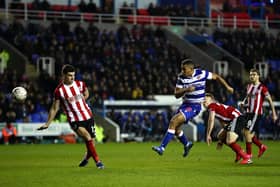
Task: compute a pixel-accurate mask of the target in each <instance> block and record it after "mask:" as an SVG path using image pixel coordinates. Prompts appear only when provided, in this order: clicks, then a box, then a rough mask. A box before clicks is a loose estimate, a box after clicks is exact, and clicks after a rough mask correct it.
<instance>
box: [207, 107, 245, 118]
mask: <svg viewBox="0 0 280 187" xmlns="http://www.w3.org/2000/svg"><path fill="white" fill-rule="evenodd" d="M208 110H209V111H214V112H215V117H217V118H219V119H221V120H223V121H227V122H229V121H232V120H233V119H234V118H237V117H238V116H240V115H241V112H240V111H239V110H238V109H236V108H234V107H232V106H228V105H224V104H221V103H211V104H210V105H208Z"/></svg>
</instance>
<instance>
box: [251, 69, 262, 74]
mask: <svg viewBox="0 0 280 187" xmlns="http://www.w3.org/2000/svg"><path fill="white" fill-rule="evenodd" d="M250 72H255V73H257V74H258V75H260V72H259V70H257V69H256V68H252V69H250Z"/></svg>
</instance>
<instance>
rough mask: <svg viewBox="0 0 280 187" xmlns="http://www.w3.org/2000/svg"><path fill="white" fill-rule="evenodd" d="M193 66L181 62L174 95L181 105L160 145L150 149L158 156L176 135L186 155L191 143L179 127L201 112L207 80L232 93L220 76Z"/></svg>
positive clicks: (191, 63) (190, 61)
mask: <svg viewBox="0 0 280 187" xmlns="http://www.w3.org/2000/svg"><path fill="white" fill-rule="evenodd" d="M194 66H195V64H194V63H193V61H192V60H191V59H185V60H183V61H182V62H181V73H180V74H179V75H178V78H177V83H176V87H175V91H174V95H175V97H176V98H182V99H183V103H182V104H181V106H180V107H179V108H178V110H177V112H176V114H175V115H174V116H173V117H172V119H171V120H170V122H169V127H168V130H167V132H166V134H165V136H164V138H163V140H162V142H161V145H160V146H153V147H152V149H153V150H154V151H156V152H157V153H158V154H159V155H162V154H163V152H164V150H165V148H166V146H167V144H168V143H169V142H170V140H172V139H173V137H174V135H176V136H177V138H178V139H179V140H180V142H181V143H182V144H183V145H184V153H183V157H186V156H187V155H188V153H189V150H190V149H191V147H192V146H193V143H192V142H191V141H188V139H187V137H186V136H185V135H184V133H183V130H182V129H181V126H182V124H184V123H187V122H188V121H189V120H190V119H192V118H194V117H195V116H196V115H198V114H199V112H200V111H201V104H202V102H203V101H204V96H205V88H206V81H207V80H211V79H212V80H217V81H218V82H220V83H221V84H222V85H224V86H225V88H226V89H227V90H228V91H229V92H230V93H233V88H232V87H231V86H229V84H228V83H227V82H226V81H225V80H224V79H223V78H222V77H221V76H219V75H218V74H216V73H212V72H209V71H206V70H202V69H199V68H197V69H196V68H195V67H194Z"/></svg>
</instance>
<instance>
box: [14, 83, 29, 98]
mask: <svg viewBox="0 0 280 187" xmlns="http://www.w3.org/2000/svg"><path fill="white" fill-rule="evenodd" d="M12 93H13V96H14V97H15V98H16V99H17V100H19V101H23V100H25V99H26V97H27V91H26V89H25V88H24V87H21V86H18V87H15V88H14V89H13V91H12Z"/></svg>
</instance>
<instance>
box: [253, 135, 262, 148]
mask: <svg viewBox="0 0 280 187" xmlns="http://www.w3.org/2000/svg"><path fill="white" fill-rule="evenodd" d="M252 141H253V143H254V144H256V145H257V146H258V147H261V146H262V143H261V141H260V140H259V139H258V138H257V137H256V136H254V137H253V138H252Z"/></svg>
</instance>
